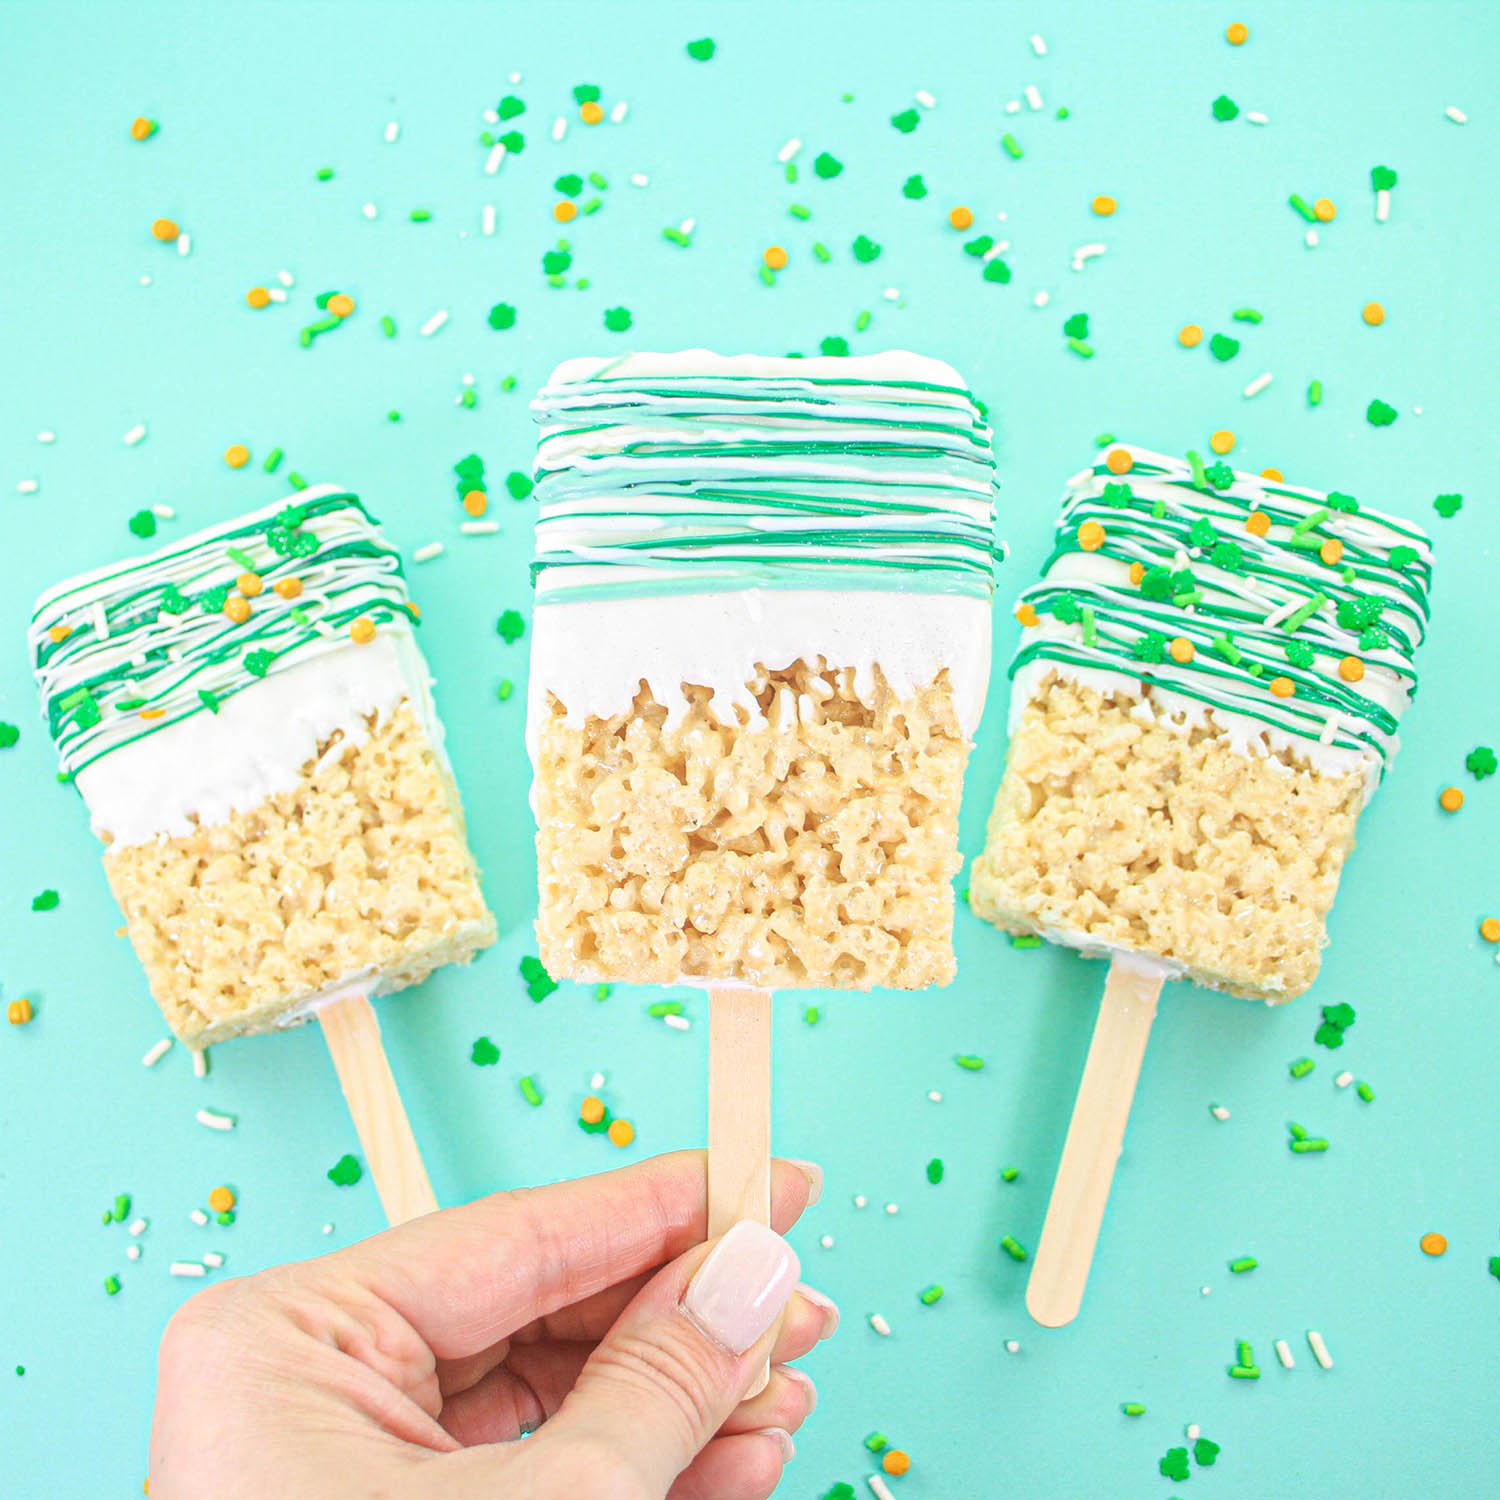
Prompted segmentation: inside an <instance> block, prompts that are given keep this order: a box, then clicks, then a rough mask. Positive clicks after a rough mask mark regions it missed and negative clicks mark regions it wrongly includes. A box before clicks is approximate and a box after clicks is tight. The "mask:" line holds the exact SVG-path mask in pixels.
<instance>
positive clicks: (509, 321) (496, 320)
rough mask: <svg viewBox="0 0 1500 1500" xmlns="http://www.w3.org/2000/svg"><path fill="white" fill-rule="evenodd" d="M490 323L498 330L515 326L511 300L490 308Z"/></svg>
mask: <svg viewBox="0 0 1500 1500" xmlns="http://www.w3.org/2000/svg"><path fill="white" fill-rule="evenodd" d="M489 325H490V327H491V328H493V329H495V330H496V331H497V332H499V331H500V330H502V329H505V328H514V327H515V326H516V310H515V308H513V307H512V306H511V305H510V303H509V302H497V303H496V304H495V305H494V306H493V307H492V308H491V309H490V315H489ZM391 327H392V330H393V331H394V328H395V325H394V324H392V325H391Z"/></svg>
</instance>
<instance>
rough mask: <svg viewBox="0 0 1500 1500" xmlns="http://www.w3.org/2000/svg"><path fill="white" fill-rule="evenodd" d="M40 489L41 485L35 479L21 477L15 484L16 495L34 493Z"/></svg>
mask: <svg viewBox="0 0 1500 1500" xmlns="http://www.w3.org/2000/svg"><path fill="white" fill-rule="evenodd" d="M39 489H41V485H40V484H39V483H38V482H37V481H36V480H35V479H23V480H21V482H20V483H19V484H17V485H16V493H17V494H18V495H34V494H36V492H37V491H38V490H39Z"/></svg>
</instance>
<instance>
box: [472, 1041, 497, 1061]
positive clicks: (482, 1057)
mask: <svg viewBox="0 0 1500 1500" xmlns="http://www.w3.org/2000/svg"><path fill="white" fill-rule="evenodd" d="M469 1061H470V1062H471V1063H476V1064H477V1065H478V1066H479V1067H481V1068H491V1067H493V1066H494V1065H495V1064H496V1063H497V1062H499V1061H500V1049H499V1048H498V1047H497V1046H496V1045H495V1044H494V1043H493V1042H492V1041H491V1040H490V1039H489V1037H487V1036H482V1037H480V1038H479V1039H478V1040H477V1041H476V1042H475V1043H474V1046H473V1048H472V1049H471V1050H470V1052H469Z"/></svg>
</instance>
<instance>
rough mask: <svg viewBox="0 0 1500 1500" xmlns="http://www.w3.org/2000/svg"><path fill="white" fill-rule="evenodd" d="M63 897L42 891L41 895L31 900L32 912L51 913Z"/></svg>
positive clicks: (53, 892) (55, 893)
mask: <svg viewBox="0 0 1500 1500" xmlns="http://www.w3.org/2000/svg"><path fill="white" fill-rule="evenodd" d="M61 900H62V897H61V896H59V895H58V894H57V892H56V891H42V892H41V893H40V895H36V896H33V897H32V898H31V909H32V911H51V910H52V908H53V907H55V906H56V905H57V903H58V902H59V901H61Z"/></svg>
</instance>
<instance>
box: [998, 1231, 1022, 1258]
mask: <svg viewBox="0 0 1500 1500" xmlns="http://www.w3.org/2000/svg"><path fill="white" fill-rule="evenodd" d="M1000 1248H1001V1249H1002V1250H1003V1251H1005V1253H1006V1254H1007V1255H1008V1256H1010V1258H1011V1259H1012V1260H1025V1259H1026V1247H1025V1245H1023V1244H1022V1243H1021V1242H1020V1240H1018V1239H1017V1238H1016V1237H1015V1236H1014V1235H1010V1234H1002V1235H1001V1236H1000Z"/></svg>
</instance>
